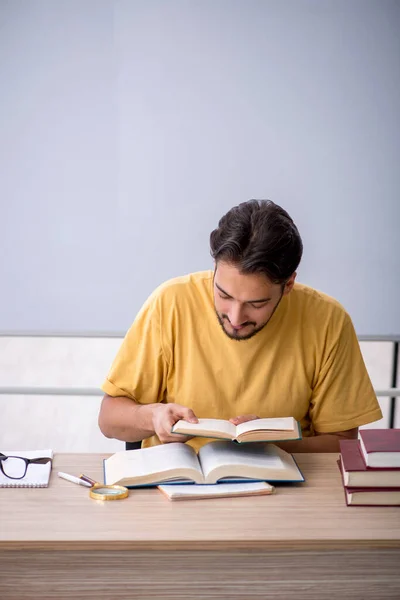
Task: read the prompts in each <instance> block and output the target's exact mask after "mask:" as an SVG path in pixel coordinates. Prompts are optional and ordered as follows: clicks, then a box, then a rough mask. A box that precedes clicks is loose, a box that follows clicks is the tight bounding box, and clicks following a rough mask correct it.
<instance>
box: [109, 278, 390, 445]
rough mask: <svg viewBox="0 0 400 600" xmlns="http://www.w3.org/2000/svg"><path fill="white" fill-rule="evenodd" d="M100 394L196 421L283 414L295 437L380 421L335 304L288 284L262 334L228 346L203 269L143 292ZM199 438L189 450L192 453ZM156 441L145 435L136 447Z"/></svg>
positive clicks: (354, 343) (349, 328)
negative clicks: (295, 426)
mask: <svg viewBox="0 0 400 600" xmlns="http://www.w3.org/2000/svg"><path fill="white" fill-rule="evenodd" d="M102 388H103V390H104V392H105V393H106V394H109V395H110V396H127V397H129V398H132V399H134V400H136V402H138V403H140V404H149V403H152V402H176V403H178V404H182V405H183V406H188V407H190V408H192V409H193V411H194V413H195V414H196V416H197V417H198V418H219V419H230V418H232V417H236V416H239V415H245V414H256V415H257V416H259V417H285V416H293V417H294V418H295V419H297V420H298V421H300V423H301V426H302V430H303V436H309V435H313V433H314V431H318V432H321V433H329V432H334V431H344V430H347V429H352V428H353V427H358V426H360V425H364V424H366V423H371V422H373V421H376V420H378V419H380V418H382V413H381V410H380V408H379V404H378V402H377V399H376V396H375V393H374V390H373V387H372V385H371V382H370V380H369V377H368V374H367V371H366V368H365V365H364V362H363V358H362V355H361V352H360V348H359V344H358V340H357V337H356V334H355V331H354V327H353V324H352V322H351V319H350V317H349V316H348V314H347V313H346V311H345V310H344V309H343V307H342V306H341V305H340V304H339V303H338V302H337V301H336V300H334V299H333V298H330V297H329V296H327V295H325V294H322V293H321V292H318V291H316V290H314V289H312V288H310V287H307V286H305V285H301V284H298V283H296V284H295V286H294V288H293V290H292V291H291V292H290V293H289V294H288V295H287V296H284V297H283V298H282V300H281V302H280V304H279V306H278V308H277V309H276V311H275V313H274V314H273V316H272V318H271V319H270V321H269V322H268V324H267V325H266V326H265V327H264V329H262V330H261V331H260V332H259V333H257V334H256V335H255V336H254V337H252V338H250V339H248V340H241V341H237V340H232V339H230V338H229V337H228V336H227V335H226V334H225V333H224V332H223V330H222V328H221V326H220V325H219V322H218V320H217V316H216V313H215V309H214V298H213V273H212V271H205V272H200V273H193V274H191V275H187V276H185V277H179V278H176V279H173V280H171V281H168V282H166V283H164V284H163V285H161V286H160V287H159V288H157V289H156V290H155V291H154V292H153V294H152V295H151V296H150V297H149V298H148V300H147V301H146V303H145V304H144V306H143V307H142V309H141V310H140V312H139V314H138V316H137V318H136V319H135V321H134V323H133V325H132V326H131V328H130V329H129V331H128V333H127V334H126V336H125V339H124V341H123V343H122V346H121V348H120V350H119V352H118V354H117V356H116V358H115V360H114V363H113V365H112V367H111V370H110V372H109V374H108V377H107V379H106V381H105V382H104V384H103V386H102ZM205 441H206V440H204V439H203V438H193V439H192V440H190V442H189V443H190V444H191V445H192V446H194V447H195V448H196V449H198V448H199V447H200V446H201V445H202V444H203V443H204V442H205ZM208 441H209V440H208ZM157 443H160V442H159V440H158V438H157V437H156V436H153V437H151V438H149V439H147V440H145V441H144V443H143V446H151V445H155V444H157Z"/></svg>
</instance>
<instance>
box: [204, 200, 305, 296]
mask: <svg viewBox="0 0 400 600" xmlns="http://www.w3.org/2000/svg"><path fill="white" fill-rule="evenodd" d="M210 247H211V256H212V257H213V258H214V260H215V261H216V262H217V263H218V261H226V262H228V263H232V264H234V265H236V266H237V267H238V268H239V270H240V271H241V272H242V273H264V274H265V275H266V276H267V277H268V279H269V280H270V281H272V282H273V283H280V284H283V283H285V282H286V281H287V280H288V279H289V278H290V276H291V275H292V274H293V273H294V272H295V271H296V269H297V267H298V266H299V263H300V260H301V256H302V254H303V243H302V241H301V237H300V234H299V232H298V230H297V227H296V225H295V224H294V222H293V220H292V218H291V217H290V216H289V215H288V213H287V212H286V211H285V210H284V209H283V208H281V207H280V206H278V205H277V204H275V203H274V202H272V201H271V200H249V201H248V202H243V203H242V204H239V205H238V206H234V207H233V208H231V210H230V211H228V212H227V213H226V215H224V216H223V217H222V218H221V219H220V221H219V223H218V228H217V229H214V231H213V232H212V233H211V235H210Z"/></svg>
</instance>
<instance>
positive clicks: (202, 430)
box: [171, 417, 302, 443]
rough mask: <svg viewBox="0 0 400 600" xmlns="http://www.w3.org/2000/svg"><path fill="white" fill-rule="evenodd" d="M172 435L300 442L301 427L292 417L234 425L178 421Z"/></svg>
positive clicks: (242, 440)
mask: <svg viewBox="0 0 400 600" xmlns="http://www.w3.org/2000/svg"><path fill="white" fill-rule="evenodd" d="M171 432H172V433H181V434H184V435H192V436H200V437H211V438H220V439H224V440H234V441H235V442H239V443H240V442H278V441H280V442H282V441H286V440H301V437H302V436H301V427H300V423H298V422H297V421H296V420H295V419H294V418H293V417H279V418H270V419H254V420H252V421H247V422H246V423H241V424H240V425H234V424H233V423H231V422H230V421H225V420H224V419H199V422H198V423H189V422H188V421H183V420H181V421H178V422H177V423H175V425H173V427H172V429H171Z"/></svg>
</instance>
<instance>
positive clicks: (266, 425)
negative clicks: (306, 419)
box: [236, 417, 297, 435]
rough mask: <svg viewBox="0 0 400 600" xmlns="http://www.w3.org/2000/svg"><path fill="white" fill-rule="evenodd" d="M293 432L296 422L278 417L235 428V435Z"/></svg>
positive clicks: (243, 424)
mask: <svg viewBox="0 0 400 600" xmlns="http://www.w3.org/2000/svg"><path fill="white" fill-rule="evenodd" d="M260 430H263V431H264V430H265V431H294V430H297V427H296V421H295V419H294V418H293V417H279V418H276V419H275V418H271V419H254V420H253V421H247V422H246V423H241V424H240V425H237V427H236V434H237V435H241V434H242V433H247V432H248V431H260Z"/></svg>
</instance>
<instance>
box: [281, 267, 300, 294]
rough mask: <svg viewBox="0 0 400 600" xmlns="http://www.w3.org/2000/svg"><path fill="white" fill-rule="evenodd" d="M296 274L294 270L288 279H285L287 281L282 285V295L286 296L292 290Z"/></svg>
mask: <svg viewBox="0 0 400 600" xmlns="http://www.w3.org/2000/svg"><path fill="white" fill-rule="evenodd" d="M296 275H297V273H296V272H294V273H293V275H291V276H290V277H289V279H288V280H287V282H286V283H285V287H284V290H283V295H284V296H287V295H288V294H290V292H291V291H292V289H293V286H294V282H295V280H296Z"/></svg>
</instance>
